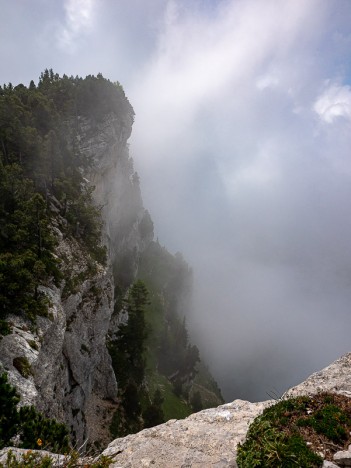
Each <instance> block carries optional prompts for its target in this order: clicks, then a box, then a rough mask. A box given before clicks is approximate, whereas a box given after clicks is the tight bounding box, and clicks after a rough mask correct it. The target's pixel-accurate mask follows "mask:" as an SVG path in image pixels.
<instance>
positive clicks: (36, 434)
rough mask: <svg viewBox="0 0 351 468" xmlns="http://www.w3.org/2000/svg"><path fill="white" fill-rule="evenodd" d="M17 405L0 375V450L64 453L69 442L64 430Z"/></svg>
mask: <svg viewBox="0 0 351 468" xmlns="http://www.w3.org/2000/svg"><path fill="white" fill-rule="evenodd" d="M19 401H20V397H19V395H18V394H17V392H16V389H15V388H14V387H13V386H12V385H10V384H9V383H8V380H7V374H6V373H3V374H1V375H0V449H1V448H3V447H8V446H12V445H16V446H17V447H20V448H27V449H37V448H38V447H39V446H42V448H45V449H46V450H51V451H53V452H56V453H65V452H67V451H68V450H69V438H68V429H67V428H66V426H65V425H64V424H61V423H58V422H57V421H55V420H54V419H47V418H45V417H44V416H43V415H42V414H41V413H39V412H38V411H37V410H36V409H35V408H34V407H33V406H21V407H20V408H18V406H17V405H18V403H19ZM38 441H40V442H38Z"/></svg>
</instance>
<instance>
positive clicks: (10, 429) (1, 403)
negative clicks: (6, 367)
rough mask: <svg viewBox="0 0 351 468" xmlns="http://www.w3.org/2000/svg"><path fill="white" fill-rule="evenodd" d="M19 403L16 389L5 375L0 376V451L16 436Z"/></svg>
mask: <svg viewBox="0 0 351 468" xmlns="http://www.w3.org/2000/svg"><path fill="white" fill-rule="evenodd" d="M19 401H20V398H19V395H18V393H17V392H16V389H15V388H14V387H12V385H10V384H9V383H8V381H7V374H6V373H3V374H0V449H2V448H3V447H6V446H7V445H9V443H10V440H11V438H12V437H13V436H15V435H16V434H17V427H18V423H19V416H18V413H17V403H18V402H19Z"/></svg>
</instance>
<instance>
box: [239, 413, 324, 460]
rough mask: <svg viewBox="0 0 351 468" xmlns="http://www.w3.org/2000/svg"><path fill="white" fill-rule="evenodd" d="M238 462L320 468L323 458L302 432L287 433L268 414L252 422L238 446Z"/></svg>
mask: <svg viewBox="0 0 351 468" xmlns="http://www.w3.org/2000/svg"><path fill="white" fill-rule="evenodd" d="M237 464H238V466H239V468H254V467H262V468H268V467H272V468H295V467H296V466H299V467H301V468H318V467H320V466H321V464H322V458H321V457H320V456H319V455H317V454H316V453H314V452H312V451H311V450H310V449H309V448H308V447H307V445H306V443H305V441H304V440H303V438H302V437H301V436H300V435H299V434H293V435H292V436H289V435H287V434H285V433H284V432H282V431H281V430H279V429H278V428H277V427H275V424H274V423H271V422H270V421H269V418H268V416H267V414H266V415H265V416H262V417H258V418H256V419H255V421H254V422H253V423H252V425H251V426H250V429H249V432H248V434H247V437H246V441H245V443H244V444H243V445H239V447H238V456H237Z"/></svg>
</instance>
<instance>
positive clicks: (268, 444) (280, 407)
mask: <svg viewBox="0 0 351 468" xmlns="http://www.w3.org/2000/svg"><path fill="white" fill-rule="evenodd" d="M350 431H351V400H350V398H348V397H346V396H342V395H337V394H331V393H321V394H317V395H314V396H310V397H308V396H301V397H296V398H292V399H287V400H281V401H279V402H278V403H277V404H275V405H273V406H271V407H269V408H266V409H265V410H264V412H263V414H262V415H261V416H258V417H257V418H256V419H255V421H254V422H253V423H252V424H251V426H250V428H249V431H248V433H247V437H246V441H245V442H244V444H242V445H239V447H238V457H237V463H238V466H239V468H253V467H262V468H266V467H272V468H279V467H281V468H289V467H291V468H293V467H296V466H299V467H302V468H314V467H315V468H318V467H320V466H321V465H322V462H323V458H326V459H327V460H332V456H333V454H334V453H335V452H337V451H339V450H343V449H345V448H347V446H348V444H350V442H351V437H350V433H351V432H350ZM320 454H323V458H322V457H321V455H320Z"/></svg>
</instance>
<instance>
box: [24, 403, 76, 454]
mask: <svg viewBox="0 0 351 468" xmlns="http://www.w3.org/2000/svg"><path fill="white" fill-rule="evenodd" d="M19 419H20V435H21V447H22V448H37V447H38V444H37V441H38V439H41V440H42V442H43V446H44V447H45V449H46V450H49V451H52V452H54V453H64V452H67V451H68V450H69V438H68V430H67V428H66V426H65V425H64V424H60V423H58V422H56V421H55V420H53V419H47V418H45V417H44V416H43V415H42V414H40V413H38V412H37V411H36V409H35V408H34V407H33V406H22V407H21V408H20V409H19Z"/></svg>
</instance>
